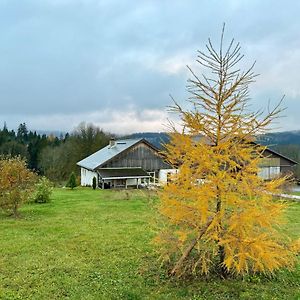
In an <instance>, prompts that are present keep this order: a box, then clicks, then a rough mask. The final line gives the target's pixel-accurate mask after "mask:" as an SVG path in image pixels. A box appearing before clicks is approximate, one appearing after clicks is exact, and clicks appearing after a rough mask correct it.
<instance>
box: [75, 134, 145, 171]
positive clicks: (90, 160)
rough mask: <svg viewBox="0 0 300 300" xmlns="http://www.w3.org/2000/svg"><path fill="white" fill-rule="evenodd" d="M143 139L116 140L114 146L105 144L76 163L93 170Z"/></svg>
mask: <svg viewBox="0 0 300 300" xmlns="http://www.w3.org/2000/svg"><path fill="white" fill-rule="evenodd" d="M141 141H145V140H144V139H128V140H116V141H115V145H114V146H110V145H107V146H106V147H104V148H102V149H100V150H99V151H97V152H95V153H93V154H91V155H90V156H88V157H86V158H84V159H83V160H81V161H79V162H78V163H77V165H78V166H80V167H82V168H85V169H89V170H94V169H96V168H97V167H99V166H101V165H103V164H104V163H105V162H107V161H108V160H110V159H112V158H113V157H115V156H116V155H118V154H120V153H121V152H123V151H125V150H127V149H128V148H130V147H132V146H133V145H135V144H137V143H139V142H141Z"/></svg>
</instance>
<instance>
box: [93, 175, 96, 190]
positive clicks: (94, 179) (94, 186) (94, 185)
mask: <svg viewBox="0 0 300 300" xmlns="http://www.w3.org/2000/svg"><path fill="white" fill-rule="evenodd" d="M96 187H97V179H96V177H93V190H95V189H96Z"/></svg>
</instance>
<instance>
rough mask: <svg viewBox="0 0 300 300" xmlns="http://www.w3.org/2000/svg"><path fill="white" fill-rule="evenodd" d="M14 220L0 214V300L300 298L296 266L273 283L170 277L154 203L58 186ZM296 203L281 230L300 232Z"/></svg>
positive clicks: (137, 195)
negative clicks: (162, 263) (158, 246)
mask: <svg viewBox="0 0 300 300" xmlns="http://www.w3.org/2000/svg"><path fill="white" fill-rule="evenodd" d="M52 199H53V200H52V202H51V203H48V204H40V205H38V204H29V205H25V206H24V207H23V208H22V209H21V215H22V218H20V219H18V220H14V219H11V218H8V217H6V216H5V215H1V214H0V230H1V235H0V299H300V266H299V265H298V268H297V269H296V270H295V271H294V272H293V273H289V272H287V271H281V272H280V273H279V274H278V276H277V277H276V278H274V279H270V278H265V277H262V276H249V277H247V278H244V279H240V280H226V281H222V280H219V279H210V280H206V281H205V280H199V279H193V280H184V281H180V280H177V279H174V278H173V279H170V278H168V277H167V276H166V274H165V271H164V270H162V269H160V268H159V265H158V263H157V257H156V254H155V252H154V249H153V245H152V244H151V240H152V238H153V235H154V233H153V231H152V230H151V223H152V221H153V218H154V217H155V210H154V209H153V201H152V200H151V199H149V197H148V195H146V194H144V193H143V191H131V192H130V193H129V194H126V193H125V192H118V191H99V190H97V191H93V190H92V189H76V190H74V191H71V190H68V189H56V190H55V192H54V194H53V196H52ZM299 216H300V203H294V204H292V205H291V207H290V209H289V214H288V218H289V224H287V230H288V232H289V233H290V235H291V236H293V237H296V236H299V235H300V221H299Z"/></svg>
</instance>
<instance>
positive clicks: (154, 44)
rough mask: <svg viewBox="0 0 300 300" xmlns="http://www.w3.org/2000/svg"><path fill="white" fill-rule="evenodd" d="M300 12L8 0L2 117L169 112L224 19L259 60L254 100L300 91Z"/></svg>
mask: <svg viewBox="0 0 300 300" xmlns="http://www.w3.org/2000/svg"><path fill="white" fill-rule="evenodd" d="M299 10H300V3H299V2H298V1H285V2H282V1H276V2H274V1H258V0H256V1H238V0H230V1H217V0H213V1H208V0H206V1H201V3H200V2H199V1H196V0H194V1H180V0H176V1H168V0H161V1H155V0H153V1H150V0H149V1H139V2H137V1H121V0H120V1H98V0H43V1H41V0H40V1H39V0H24V1H17V0H10V1H1V2H0V37H1V43H0V103H1V112H0V114H1V115H2V116H4V115H5V116H7V117H6V118H9V116H11V120H13V119H15V118H13V117H12V116H17V115H18V116H24V117H26V116H27V117H29V116H32V117H33V116H35V115H36V116H39V115H43V116H47V114H49V115H51V114H52V115H53V114H59V115H70V116H71V115H77V114H79V113H86V116H88V114H89V112H93V111H95V110H105V109H106V110H108V111H113V110H114V109H116V110H119V109H122V108H126V109H128V108H129V107H132V109H133V110H135V113H136V114H137V115H138V114H139V111H140V112H142V111H144V110H145V109H155V110H158V111H160V110H163V109H164V108H165V106H166V105H169V104H170V103H171V101H170V98H169V96H168V95H169V93H171V94H172V95H174V97H175V98H176V99H178V100H179V101H181V100H183V99H184V98H186V97H187V95H186V92H185V85H186V80H187V77H188V74H187V72H186V71H182V70H183V69H184V68H182V67H183V66H184V65H185V64H186V63H187V64H191V65H192V67H195V63H193V62H192V63H191V60H192V59H193V58H195V57H196V49H199V48H201V49H203V48H204V44H205V42H206V41H207V38H208V37H209V36H210V37H212V40H213V41H215V42H216V43H218V41H219V35H220V30H221V27H222V23H223V21H225V22H226V40H227V41H228V40H229V39H231V37H232V36H233V37H235V38H236V39H237V40H238V41H240V42H241V45H242V51H243V52H244V53H245V54H246V58H245V62H244V63H245V65H249V64H250V63H251V62H252V61H254V60H255V59H257V61H258V63H257V67H256V70H257V72H259V73H261V74H262V76H261V78H258V81H259V80H262V83H261V84H257V85H254V88H255V90H254V91H253V96H254V97H253V98H254V100H253V103H254V106H255V107H258V106H259V105H260V104H261V103H262V102H263V100H264V99H265V98H266V95H267V94H269V95H272V96H273V95H275V96H276V95H277V94H279V96H280V95H281V94H287V96H291V97H296V96H295V95H297V93H298V95H299V94H300V92H299V88H298V87H297V86H296V82H297V78H298V76H299V75H298V71H297V70H298V60H297V58H298V55H294V54H293V53H295V52H296V51H297V49H298V48H299V44H300V39H299V29H300V28H299V27H300V21H298V12H299ZM281 59H282V60H285V61H287V62H286V63H280V64H279V63H278V62H279V61H280V60H281ZM179 60H180V61H179ZM275 66H276V67H275ZM167 68H170V70H171V71H170V72H168V70H167ZM287 68H288V69H289V70H286V69H287ZM263 74H265V75H263ZM280 74H284V76H282V77H283V78H280ZM289 74H292V75H290V76H293V78H292V77H290V78H291V79H289ZM298 81H299V80H298ZM298 105H299V106H298ZM292 106H293V111H291V115H293V114H295V113H294V110H295V108H296V107H298V110H299V109H300V104H297V101H294V100H293V104H292ZM0 121H1V120H0ZM7 121H8V123H9V120H7ZM21 121H22V120H20V122H21ZM85 121H89V120H85ZM295 126H296V124H295ZM57 129H63V128H57Z"/></svg>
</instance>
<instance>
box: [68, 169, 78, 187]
mask: <svg viewBox="0 0 300 300" xmlns="http://www.w3.org/2000/svg"><path fill="white" fill-rule="evenodd" d="M76 186H77V183H76V175H75V173H74V172H72V173H71V175H70V177H69V180H68V182H67V187H69V188H71V189H72V190H73V189H74V188H75V187H76Z"/></svg>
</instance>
